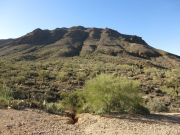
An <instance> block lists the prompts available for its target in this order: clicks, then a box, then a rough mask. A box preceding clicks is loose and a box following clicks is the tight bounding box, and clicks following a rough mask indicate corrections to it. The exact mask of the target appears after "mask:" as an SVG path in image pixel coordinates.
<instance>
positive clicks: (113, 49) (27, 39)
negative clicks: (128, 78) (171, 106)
mask: <svg viewBox="0 0 180 135" xmlns="http://www.w3.org/2000/svg"><path fill="white" fill-rule="evenodd" d="M92 54H105V55H110V56H122V55H126V56H133V57H139V58H145V59H151V58H158V57H167V58H171V59H175V60H177V61H179V59H180V57H179V56H176V55H173V54H170V53H167V52H165V51H160V50H158V49H155V48H153V47H151V46H150V45H148V44H147V43H146V42H145V41H144V40H143V39H142V38H141V37H138V36H132V35H125V34H121V33H119V32H117V31H115V30H112V29H108V28H106V29H100V28H84V27H82V26H77V27H71V28H57V29H55V30H41V29H36V30H34V31H32V32H30V33H28V34H26V35H24V36H22V37H19V38H16V39H9V40H0V56H13V57H14V56H16V57H18V58H24V59H30V60H31V59H46V58H50V57H53V58H54V57H70V56H84V55H92Z"/></svg>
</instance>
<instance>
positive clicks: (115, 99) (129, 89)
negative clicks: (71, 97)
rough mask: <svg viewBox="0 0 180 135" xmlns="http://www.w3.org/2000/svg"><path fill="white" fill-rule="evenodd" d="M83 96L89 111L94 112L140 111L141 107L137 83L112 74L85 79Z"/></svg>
mask: <svg viewBox="0 0 180 135" xmlns="http://www.w3.org/2000/svg"><path fill="white" fill-rule="evenodd" d="M84 98H85V99H86V106H87V107H88V108H89V111H90V112H95V113H136V112H137V113H140V112H141V110H139V109H142V107H140V106H142V105H141V102H142V99H141V97H140V91H139V83H138V82H137V81H132V80H128V79H126V78H119V77H114V76H112V75H105V74H102V75H99V76H97V77H96V78H94V79H92V80H89V81H87V83H86V85H85V88H84ZM144 110H145V109H144ZM144 110H143V109H142V111H144Z"/></svg>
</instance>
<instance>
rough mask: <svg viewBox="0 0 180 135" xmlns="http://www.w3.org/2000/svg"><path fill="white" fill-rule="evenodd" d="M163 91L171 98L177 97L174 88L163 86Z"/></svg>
mask: <svg viewBox="0 0 180 135" xmlns="http://www.w3.org/2000/svg"><path fill="white" fill-rule="evenodd" d="M161 91H162V92H165V93H166V94H168V95H170V96H176V91H175V89H173V88H172V87H167V86H162V87H161Z"/></svg>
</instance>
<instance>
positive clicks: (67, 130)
mask: <svg viewBox="0 0 180 135" xmlns="http://www.w3.org/2000/svg"><path fill="white" fill-rule="evenodd" d="M78 117H79V118H78V122H77V123H76V124H68V122H69V120H70V119H69V118H68V117H65V116H58V115H52V114H48V113H45V112H42V111H39V110H31V109H26V110H21V111H18V110H12V109H8V110H0V134H1V135H180V114H153V115H151V116H148V117H142V116H127V115H121V116H97V115H91V114H81V115H79V116H78Z"/></svg>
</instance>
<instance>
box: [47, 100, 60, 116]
mask: <svg viewBox="0 0 180 135" xmlns="http://www.w3.org/2000/svg"><path fill="white" fill-rule="evenodd" d="M44 109H45V111H47V112H49V113H53V114H62V113H63V107H62V105H61V104H60V103H47V104H46V105H45V107H44Z"/></svg>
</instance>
